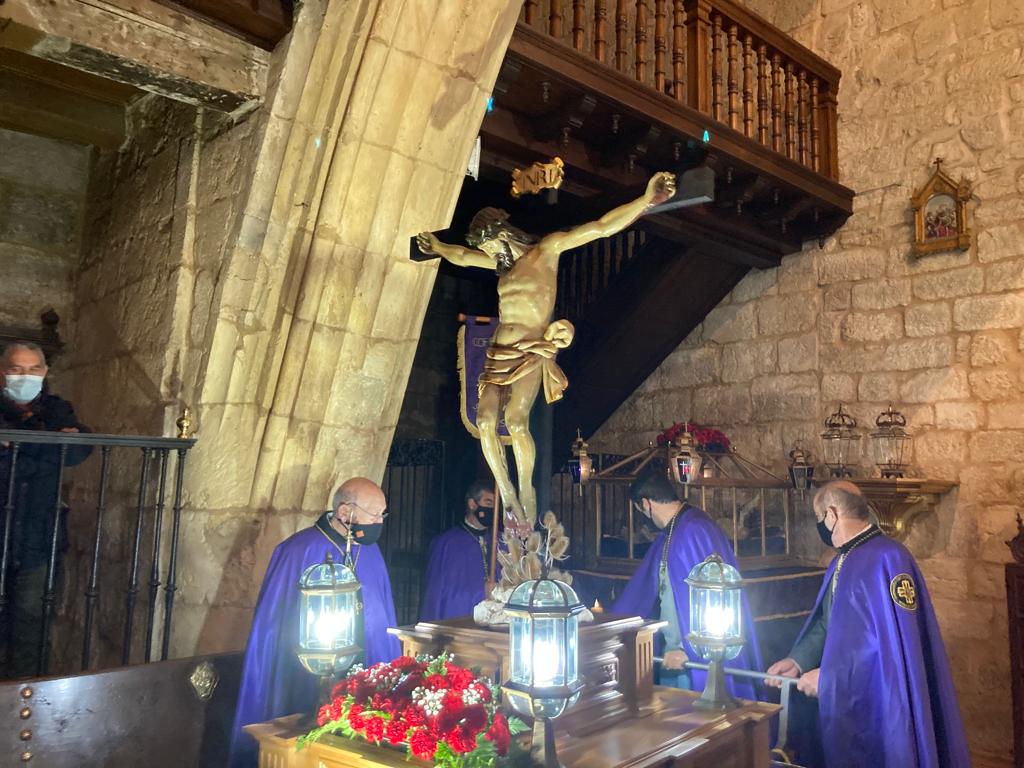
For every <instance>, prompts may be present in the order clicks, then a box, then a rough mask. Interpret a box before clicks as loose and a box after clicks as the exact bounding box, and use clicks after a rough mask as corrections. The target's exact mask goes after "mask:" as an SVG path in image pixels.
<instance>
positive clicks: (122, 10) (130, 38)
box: [0, 0, 269, 113]
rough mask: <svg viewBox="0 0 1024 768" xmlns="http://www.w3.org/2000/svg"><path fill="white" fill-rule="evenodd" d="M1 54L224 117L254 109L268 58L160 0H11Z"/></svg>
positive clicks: (2, 24)
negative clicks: (27, 57)
mask: <svg viewBox="0 0 1024 768" xmlns="http://www.w3.org/2000/svg"><path fill="white" fill-rule="evenodd" d="M0 47H4V48H13V49H15V50H19V51H22V52H25V53H30V54H32V55H33V56H38V57H39V58H42V59H46V60H48V61H51V62H54V63H56V64H62V65H64V66H68V67H71V68H73V69H80V70H83V71H85V72H89V73H91V74H94V75H98V76H100V77H106V78H110V79H111V80H116V81H117V82H119V83H125V84H127V85H131V86H133V87H136V88H140V89H142V90H146V91H151V92H153V93H157V94H160V95H161V96H166V97H167V98H171V99H176V100H178V101H184V102H187V103H189V104H195V105H196V106H203V107H207V108H209V109H215V110H218V111H221V112H231V113H238V112H245V111H248V110H250V109H252V108H254V107H255V106H257V105H258V104H259V103H260V101H261V100H262V98H263V95H264V92H265V89H266V79H267V68H268V64H269V54H268V53H267V52H266V51H264V50H262V49H260V48H257V47H256V46H254V45H252V44H250V43H247V42H245V41H243V40H240V39H239V38H237V37H236V36H234V35H230V34H228V33H227V32H223V31H221V30H219V29H215V28H213V27H212V26H210V25H209V24H206V23H204V22H202V21H198V20H197V19H195V18H193V17H192V16H189V15H186V14H185V13H183V12H181V11H176V10H173V9H171V8H168V7H167V6H165V5H161V4H160V3H157V2H155V0H7V2H5V3H3V4H0Z"/></svg>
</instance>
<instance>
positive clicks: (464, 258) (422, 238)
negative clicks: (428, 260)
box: [416, 232, 494, 269]
mask: <svg viewBox="0 0 1024 768" xmlns="http://www.w3.org/2000/svg"><path fill="white" fill-rule="evenodd" d="M416 245H417V246H418V247H419V249H420V252H422V253H423V254H424V255H425V256H440V257H441V258H442V259H445V260H446V261H450V262H451V263H452V264H455V265H456V266H458V267H479V268H480V269H494V259H492V258H491V257H490V256H488V255H487V254H486V253H484V252H483V251H478V250H476V249H474V248H463V247H462V246H461V245H449V244H448V243H442V242H441V241H440V240H438V239H437V238H436V237H434V235H432V234H431V233H430V232H420V234H419V235H417V236H416Z"/></svg>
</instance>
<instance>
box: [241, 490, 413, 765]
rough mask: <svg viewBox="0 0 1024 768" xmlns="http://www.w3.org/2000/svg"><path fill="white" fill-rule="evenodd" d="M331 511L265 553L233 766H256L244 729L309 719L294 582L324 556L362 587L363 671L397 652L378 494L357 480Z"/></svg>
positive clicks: (312, 695) (311, 692) (310, 692)
mask: <svg viewBox="0 0 1024 768" xmlns="http://www.w3.org/2000/svg"><path fill="white" fill-rule="evenodd" d="M332 507H333V508H332V509H331V510H330V511H328V512H325V513H324V514H322V515H321V516H320V517H319V518H318V519H317V521H316V523H315V524H314V525H313V526H311V527H309V528H306V529H304V530H301V531H299V532H298V533H296V534H295V535H294V536H291V537H290V538H288V539H286V540H285V541H284V542H282V543H281V544H279V545H278V546H277V548H276V549H275V550H274V554H273V555H271V558H270V565H268V566H267V573H266V576H264V577H263V587H262V588H261V589H260V596H259V600H257V602H256V612H255V614H254V615H253V620H252V629H251V630H250V632H249V642H248V644H247V645H246V648H245V660H244V662H243V666H242V681H241V685H240V687H239V691H238V707H237V709H236V710H235V724H234V728H233V729H232V738H231V760H230V765H231V767H232V768H250V767H251V766H255V765H256V758H257V754H258V747H257V744H256V741H255V739H253V738H252V737H251V736H249V735H248V734H247V733H244V732H243V731H242V727H243V726H245V725H249V724H251V723H260V722H264V721H266V720H271V719H273V718H275V717H281V716H282V715H289V714H292V713H296V712H302V713H307V714H312V713H313V710H314V709H315V707H316V704H317V693H318V690H317V678H316V677H314V676H313V675H311V674H310V673H309V672H307V671H306V669H305V668H304V667H303V666H302V664H300V663H299V660H298V658H297V657H296V655H295V646H296V645H297V644H298V640H299V617H298V610H299V579H300V578H301V577H302V574H303V572H304V571H305V570H306V569H307V568H309V566H311V565H316V564H317V563H321V562H323V561H324V557H325V555H326V554H327V553H330V554H331V555H332V556H333V557H334V559H335V561H336V562H349V561H350V562H351V564H352V565H353V566H354V567H355V573H356V576H357V577H358V579H359V583H360V584H361V585H362V600H363V627H364V637H363V639H362V642H361V643H360V645H361V646H362V648H363V663H364V664H366V665H367V666H370V665H372V664H376V663H377V662H379V661H391V660H392V659H394V658H397V657H398V656H399V655H400V654H401V649H400V647H399V643H398V640H397V639H396V638H395V637H393V636H391V635H389V634H388V631H387V630H388V627H393V626H395V623H396V622H395V604H394V601H393V600H392V597H391V581H390V580H389V578H388V570H387V567H386V566H385V564H384V558H383V557H381V553H380V550H379V549H378V547H377V544H376V542H377V539H379V538H380V533H381V530H382V528H383V525H384V518H385V517H387V513H386V512H385V509H386V507H387V502H386V500H385V498H384V492H383V491H382V490H381V489H380V486H378V485H377V484H376V483H375V482H373V481H372V480H368V479H366V478H365V477H356V478H353V479H351V480H347V481H345V483H343V484H342V485H341V487H339V488H338V490H337V491H335V493H334V500H333V504H332ZM350 542H351V544H350Z"/></svg>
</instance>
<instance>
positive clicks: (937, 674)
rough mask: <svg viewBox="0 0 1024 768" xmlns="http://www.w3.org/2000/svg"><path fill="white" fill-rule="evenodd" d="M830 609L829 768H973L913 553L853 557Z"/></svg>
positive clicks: (869, 544)
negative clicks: (970, 767)
mask: <svg viewBox="0 0 1024 768" xmlns="http://www.w3.org/2000/svg"><path fill="white" fill-rule="evenodd" d="M838 562H839V558H838V557H837V558H835V559H833V561H832V564H831V565H830V566H829V569H828V571H827V572H826V573H825V581H824V584H822V587H821V591H820V592H819V594H818V601H817V604H816V605H815V608H814V611H812V612H811V617H810V619H809V620H808V622H807V624H806V625H805V626H804V629H803V630H802V631H801V633H800V638H798V640H797V642H798V643H799V642H800V640H801V639H802V638H803V636H804V635H805V634H806V633H807V631H808V629H809V628H810V627H811V625H812V623H813V622H814V619H815V617H816V615H817V614H818V611H819V610H820V609H821V606H822V601H823V599H824V597H825V593H826V590H827V589H829V588H830V585H831V584H832V576H833V574H834V573H835V572H836V567H837V563H838ZM832 599H833V603H832V612H831V616H830V618H829V622H828V631H827V633H826V635H825V645H824V651H823V653H822V658H821V666H820V670H821V671H820V673H819V677H818V712H819V719H820V722H821V733H822V742H823V746H824V749H825V762H826V764H827V766H828V768H862V766H864V765H865V764H870V765H871V766H872V768H910V766H913V767H914V768H968V766H970V764H971V762H970V756H969V754H968V751H967V742H966V738H965V736H964V728H963V723H962V721H961V719H960V708H959V706H958V705H957V698H956V691H955V690H954V689H953V680H952V677H951V675H950V671H949V661H948V659H947V657H946V648H945V646H944V645H943V643H942V637H941V635H940V634H939V626H938V623H937V622H936V620H935V612H934V611H933V610H932V604H931V599H930V598H929V596H928V589H927V587H926V586H925V583H924V578H923V577H922V576H921V572H920V571H919V570H918V568H917V563H915V562H914V558H913V556H912V555H911V554H910V552H908V551H907V549H906V548H905V547H904V546H903V545H901V544H899V543H897V542H895V541H893V540H892V539H890V538H888V537H886V536H882V535H875V536H874V537H873V538H870V539H869V540H866V541H864V543H863V544H860V545H859V546H857V547H856V548H854V549H852V550H850V552H849V554H848V555H847V556H846V558H845V560H844V562H843V564H842V567H841V568H840V570H839V576H838V578H837V579H836V586H835V591H834V593H833V598H832ZM808 671H809V670H808Z"/></svg>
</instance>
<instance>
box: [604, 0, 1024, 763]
mask: <svg viewBox="0 0 1024 768" xmlns="http://www.w3.org/2000/svg"><path fill="white" fill-rule="evenodd" d="M748 5H750V6H751V7H752V9H753V10H755V11H758V12H760V13H762V14H763V15H765V16H766V17H767V18H768V19H769V20H770V21H772V22H773V23H775V24H776V25H778V26H780V27H782V28H783V29H786V30H790V31H792V33H793V34H794V35H795V36H796V37H797V38H798V39H799V40H800V41H801V42H802V43H804V44H805V45H808V46H809V47H811V48H812V49H813V50H815V51H816V52H817V53H819V54H821V55H822V56H824V57H825V58H826V59H828V60H829V61H831V62H832V63H834V64H836V65H837V66H839V67H840V68H841V69H842V71H843V80H842V85H841V88H840V92H839V116H840V123H839V143H840V169H841V180H842V181H843V183H845V184H846V185H847V186H850V187H852V188H853V189H854V190H855V191H856V192H857V198H856V200H855V204H854V205H855V211H854V215H853V216H852V217H851V218H850V220H849V222H848V223H847V224H846V226H844V227H843V228H842V229H841V230H840V231H839V232H838V233H837V235H836V236H835V237H833V238H831V239H829V240H828V241H827V243H826V244H825V247H824V249H821V250H819V249H818V248H817V246H816V245H814V246H813V247H809V248H807V249H806V250H805V251H804V252H803V253H798V254H794V255H792V256H789V257H787V258H786V259H784V260H783V263H782V265H781V266H780V267H778V268H777V269H771V270H765V271H755V272H752V273H751V274H749V275H748V276H747V277H746V278H745V279H744V281H743V282H742V283H741V284H740V285H738V286H737V287H736V289H735V290H734V291H733V292H732V294H731V295H730V296H729V297H728V298H726V299H725V300H724V301H723V302H722V303H721V304H720V305H719V306H718V307H716V308H715V309H714V310H713V311H712V312H711V313H710V314H709V315H708V316H707V318H706V319H705V321H704V323H703V324H702V325H701V326H700V327H699V328H698V329H696V330H695V331H694V332H693V333H692V334H691V335H690V337H689V338H688V339H686V340H685V341H684V342H683V343H682V344H681V345H680V346H679V348H678V349H676V350H675V351H674V352H673V353H672V354H671V355H670V356H669V357H668V358H667V359H666V360H665V362H664V363H663V364H662V365H661V367H660V368H659V369H658V370H657V371H656V372H655V373H654V374H652V375H651V376H650V378H649V379H648V380H647V381H646V382H645V383H644V384H643V385H642V386H641V387H640V388H639V389H638V390H637V392H636V393H635V394H634V395H633V396H632V397H631V398H630V399H629V401H627V402H626V403H625V404H624V405H623V406H622V407H621V408H620V409H619V410H618V411H617V412H616V413H615V414H614V415H613V416H612V417H611V418H610V419H609V421H608V422H607V423H606V424H605V425H604V426H603V427H602V429H601V430H600V432H599V434H598V435H597V437H596V438H595V440H594V443H595V444H596V445H600V446H603V447H605V448H609V449H621V450H625V449H631V448H634V447H637V446H640V445H643V444H646V441H647V440H649V439H650V438H651V437H652V436H653V434H654V433H656V432H657V431H658V430H659V429H660V428H662V427H663V426H665V425H668V424H670V423H672V422H674V421H677V420H681V419H683V418H687V417H689V418H691V419H694V420H696V421H698V422H701V423H706V424H713V425H715V426H718V427H721V428H723V429H725V430H726V431H727V432H728V434H729V435H730V437H732V438H733V440H734V442H735V443H736V444H737V445H738V446H739V448H740V450H741V451H743V452H745V453H747V454H749V455H750V456H751V457H752V458H754V459H755V460H760V461H764V462H767V463H770V464H774V465H775V466H777V467H780V468H781V466H782V464H783V462H784V460H785V452H786V451H788V450H789V448H791V447H792V445H793V444H794V442H795V441H796V440H798V439H802V440H804V441H805V444H806V445H808V446H813V449H814V450H815V452H816V453H817V455H819V456H820V447H819V445H820V441H819V440H818V438H817V435H818V433H820V431H821V428H822V427H821V425H822V421H823V420H824V418H825V417H826V416H827V415H828V413H829V412H831V411H832V410H834V409H835V407H836V405H837V404H839V403H840V402H842V403H844V404H845V405H846V406H848V408H849V409H850V410H851V411H852V413H853V414H854V415H855V416H856V417H857V419H858V421H859V422H860V424H861V425H866V426H872V425H873V424H874V417H875V416H876V415H877V414H878V413H879V411H881V410H883V409H884V408H885V406H886V404H887V403H888V402H890V401H892V402H893V403H894V404H895V405H896V406H897V407H900V408H902V409H903V411H904V412H905V413H906V414H907V416H908V417H909V419H910V424H911V427H912V429H913V431H914V432H915V434H916V439H915V441H914V449H913V463H914V466H915V467H916V468H917V469H918V470H919V471H920V473H922V474H925V475H927V476H929V477H934V478H940V479H943V480H951V481H954V482H957V483H959V488H958V490H954V491H953V492H951V493H950V494H948V495H947V496H946V497H945V498H944V500H943V502H942V503H941V504H940V505H939V508H938V510H937V513H936V514H935V515H934V516H932V517H930V518H929V519H922V520H919V522H918V523H917V524H915V527H914V529H913V531H912V532H911V535H910V537H909V539H908V542H907V543H908V545H909V546H910V548H911V549H912V551H913V552H914V554H915V555H916V556H917V558H918V560H919V562H920V564H921V567H922V569H923V571H924V573H925V574H926V576H927V579H928V585H929V588H930V590H931V593H932V595H933V598H934V603H935V607H936V610H937V612H938V616H939V620H940V623H941V625H942V630H943V635H944V637H945V640H946V644H947V650H948V652H949V656H950V660H951V663H952V668H953V674H954V678H955V681H956V685H957V689H958V691H959V694H960V705H961V708H962V710H963V713H964V716H965V720H966V725H967V728H968V733H969V737H970V741H971V745H972V748H973V749H974V750H975V751H976V752H977V753H979V754H980V753H983V752H987V753H992V754H994V755H995V757H996V758H1005V757H1006V756H1007V755H1008V753H1009V748H1010V735H1011V722H1010V718H1011V712H1010V685H1009V661H1008V648H1007V642H1008V640H1007V617H1006V602H1005V600H1006V597H1005V587H1004V582H1003V571H1002V564H1003V563H1004V562H1005V561H1007V560H1008V559H1009V553H1008V550H1007V548H1006V547H1005V545H1004V543H1003V542H1004V541H1005V540H1006V539H1008V538H1010V537H1011V535H1012V534H1013V532H1014V530H1015V525H1014V516H1015V514H1016V513H1018V512H1020V511H1021V504H1022V499H1024V461H1022V459H1021V456H1022V455H1024V333H1022V326H1024V224H1022V220H1024V131H1022V129H1021V125H1022V124H1024V55H1022V40H1024V6H1021V4H1020V3H1017V2H1014V0H991V2H989V0H943V2H939V0H916V1H915V2H910V3H891V2H888V1H887V0H871V1H866V0H856V1H855V0H803V1H802V2H798V3H793V2H781V1H779V0H753V2H750V3H748ZM936 156H941V157H942V158H944V160H945V164H944V168H946V169H947V170H948V172H949V173H950V174H951V175H953V176H954V177H955V178H958V177H960V176H961V175H963V176H965V177H967V178H968V179H970V180H971V181H972V182H973V183H974V192H975V197H974V200H973V201H972V203H971V206H970V207H971V214H970V215H971V225H972V227H973V230H974V244H973V245H972V247H971V248H970V249H969V250H967V251H964V252H959V251H956V252H951V253H944V254H937V255H932V256H925V257H922V258H916V257H915V256H913V255H912V253H911V247H910V244H911V241H912V214H911V211H910V206H909V200H910V196H911V194H912V192H913V191H914V190H915V188H917V187H919V186H920V185H921V184H922V183H923V182H924V181H925V180H927V178H928V176H929V174H930V172H931V170H932V168H931V167H930V166H929V163H930V162H931V161H932V160H933V159H934V158H935V157H936ZM636 425H639V431H636ZM864 442H865V443H867V442H868V441H867V440H865V441H864ZM864 448H865V455H864V456H862V457H861V461H862V465H863V466H864V467H865V468H867V467H869V466H870V463H869V459H868V456H867V454H866V450H867V448H868V446H867V445H865V446H864Z"/></svg>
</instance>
